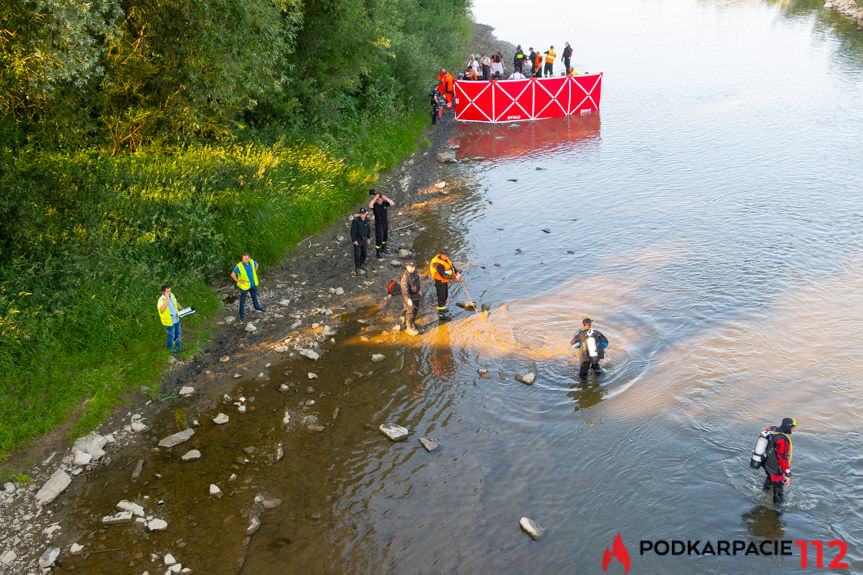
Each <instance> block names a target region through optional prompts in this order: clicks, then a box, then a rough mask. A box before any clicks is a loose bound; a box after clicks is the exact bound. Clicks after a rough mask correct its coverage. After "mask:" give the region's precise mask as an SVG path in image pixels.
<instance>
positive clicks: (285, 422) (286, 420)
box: [282, 410, 291, 425]
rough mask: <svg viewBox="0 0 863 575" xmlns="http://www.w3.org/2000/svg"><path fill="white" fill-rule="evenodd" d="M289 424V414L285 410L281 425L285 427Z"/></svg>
mask: <svg viewBox="0 0 863 575" xmlns="http://www.w3.org/2000/svg"><path fill="white" fill-rule="evenodd" d="M290 422H291V414H290V413H288V411H287V410H285V415H284V416H283V417H282V425H287V424H289V423H290Z"/></svg>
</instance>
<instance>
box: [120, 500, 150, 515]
mask: <svg viewBox="0 0 863 575" xmlns="http://www.w3.org/2000/svg"><path fill="white" fill-rule="evenodd" d="M117 509H119V510H120V511H128V512H129V513H131V514H132V515H134V516H135V517H143V516H144V508H143V507H141V506H140V505H138V504H137V503H133V502H132V501H126V500H125V499H123V500H122V501H119V502H118V503H117Z"/></svg>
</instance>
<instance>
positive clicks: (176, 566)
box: [165, 563, 183, 575]
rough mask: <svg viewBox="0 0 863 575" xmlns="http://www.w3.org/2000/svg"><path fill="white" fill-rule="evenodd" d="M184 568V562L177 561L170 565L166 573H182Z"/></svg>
mask: <svg viewBox="0 0 863 575" xmlns="http://www.w3.org/2000/svg"><path fill="white" fill-rule="evenodd" d="M182 570H183V564H182V563H175V564H174V565H171V566H170V567H168V570H167V571H166V572H165V573H166V575H167V574H169V573H170V574H174V575H176V574H177V573H180V572H181V571H182Z"/></svg>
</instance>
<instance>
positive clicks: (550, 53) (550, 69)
mask: <svg viewBox="0 0 863 575" xmlns="http://www.w3.org/2000/svg"><path fill="white" fill-rule="evenodd" d="M555 56H557V52H555V51H554V46H552V47H551V48H549V49H548V50H546V51H545V76H546V78H551V77H552V76H554V57H555Z"/></svg>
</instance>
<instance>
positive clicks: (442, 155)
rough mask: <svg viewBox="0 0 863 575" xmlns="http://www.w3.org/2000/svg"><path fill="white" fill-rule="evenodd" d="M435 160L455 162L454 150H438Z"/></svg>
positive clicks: (443, 162)
mask: <svg viewBox="0 0 863 575" xmlns="http://www.w3.org/2000/svg"><path fill="white" fill-rule="evenodd" d="M437 161H438V162H440V163H441V164H455V163H456V161H457V160H456V159H455V152H438V153H437Z"/></svg>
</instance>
